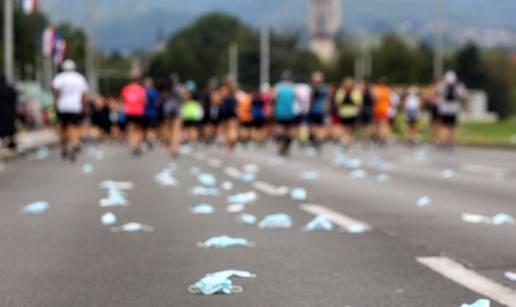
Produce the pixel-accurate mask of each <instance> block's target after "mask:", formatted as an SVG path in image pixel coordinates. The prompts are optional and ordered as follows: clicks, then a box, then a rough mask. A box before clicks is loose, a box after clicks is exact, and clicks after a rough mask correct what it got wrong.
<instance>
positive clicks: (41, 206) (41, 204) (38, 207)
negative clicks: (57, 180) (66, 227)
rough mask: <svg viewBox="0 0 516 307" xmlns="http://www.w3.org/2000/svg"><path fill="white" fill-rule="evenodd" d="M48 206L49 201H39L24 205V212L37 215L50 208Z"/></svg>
mask: <svg viewBox="0 0 516 307" xmlns="http://www.w3.org/2000/svg"><path fill="white" fill-rule="evenodd" d="M48 207H49V205H48V202H46V201H38V202H35V203H32V204H28V205H26V206H25V207H23V210H22V212H23V213H25V214H32V215H37V214H42V213H45V212H46V211H47V210H48Z"/></svg>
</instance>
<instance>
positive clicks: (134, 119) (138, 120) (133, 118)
mask: <svg viewBox="0 0 516 307" xmlns="http://www.w3.org/2000/svg"><path fill="white" fill-rule="evenodd" d="M125 121H126V123H133V124H138V125H143V124H144V123H145V116H137V115H127V116H126V119H125Z"/></svg>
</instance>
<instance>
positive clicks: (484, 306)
mask: <svg viewBox="0 0 516 307" xmlns="http://www.w3.org/2000/svg"><path fill="white" fill-rule="evenodd" d="M490 306H491V302H490V301H489V300H486V299H480V300H478V301H476V302H474V303H473V304H462V305H461V306H460V307H490Z"/></svg>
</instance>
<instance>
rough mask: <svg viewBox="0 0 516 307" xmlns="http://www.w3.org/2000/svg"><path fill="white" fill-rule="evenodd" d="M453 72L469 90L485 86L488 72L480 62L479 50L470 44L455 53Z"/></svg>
mask: <svg viewBox="0 0 516 307" xmlns="http://www.w3.org/2000/svg"><path fill="white" fill-rule="evenodd" d="M455 70H456V72H457V74H458V75H459V76H460V78H461V80H462V82H464V84H465V85H466V86H467V87H469V88H482V87H483V86H485V84H486V77H487V74H488V72H487V69H486V67H485V65H484V63H483V62H482V58H481V56H480V49H479V48H478V47H477V46H476V45H475V44H474V43H472V42H470V43H468V44H466V45H465V46H464V47H463V48H461V49H460V50H459V51H458V52H457V55H456V56H455Z"/></svg>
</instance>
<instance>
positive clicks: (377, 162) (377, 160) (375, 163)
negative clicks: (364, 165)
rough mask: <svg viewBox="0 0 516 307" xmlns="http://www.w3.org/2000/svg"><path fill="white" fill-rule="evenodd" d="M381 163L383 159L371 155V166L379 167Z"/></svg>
mask: <svg viewBox="0 0 516 307" xmlns="http://www.w3.org/2000/svg"><path fill="white" fill-rule="evenodd" d="M382 164H383V159H382V158H380V157H377V156H376V157H372V158H371V160H370V161H369V165H370V166H371V167H375V168H378V167H380V166H381V165H382Z"/></svg>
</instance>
